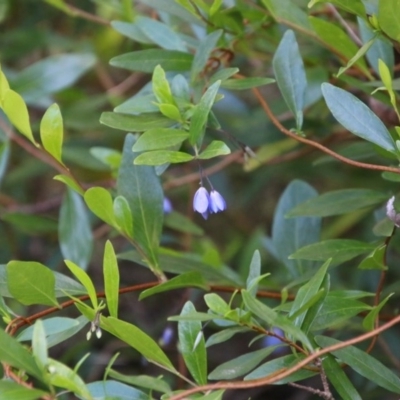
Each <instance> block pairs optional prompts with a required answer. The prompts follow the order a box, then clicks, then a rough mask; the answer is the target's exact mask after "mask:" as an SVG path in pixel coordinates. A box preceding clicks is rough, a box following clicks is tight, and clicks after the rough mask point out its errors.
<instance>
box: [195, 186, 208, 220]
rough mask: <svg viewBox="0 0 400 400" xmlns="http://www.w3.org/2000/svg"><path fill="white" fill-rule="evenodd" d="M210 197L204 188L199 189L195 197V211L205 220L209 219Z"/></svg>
mask: <svg viewBox="0 0 400 400" xmlns="http://www.w3.org/2000/svg"><path fill="white" fill-rule="evenodd" d="M209 206H210V195H209V194H208V192H207V189H206V188H205V187H203V186H201V187H199V188H198V189H197V191H196V193H195V194H194V197H193V210H194V211H197V212H198V213H200V214H201V215H202V216H203V218H204V219H207V218H208V208H209Z"/></svg>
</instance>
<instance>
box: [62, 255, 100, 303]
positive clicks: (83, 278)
mask: <svg viewBox="0 0 400 400" xmlns="http://www.w3.org/2000/svg"><path fill="white" fill-rule="evenodd" d="M64 262H65V265H66V266H67V267H68V269H69V270H70V271H71V272H72V274H73V275H75V277H76V278H77V279H78V281H79V282H80V283H82V285H83V286H84V287H85V289H86V291H87V294H88V295H89V297H90V301H91V303H92V307H93V308H94V309H95V310H96V309H97V308H98V306H99V303H98V301H97V295H96V289H95V288H94V285H93V282H92V280H91V279H90V277H89V275H88V274H87V273H86V272H85V271H84V270H83V269H82V268H80V267H78V266H77V265H76V264H74V263H73V262H72V261H69V260H65V261H64Z"/></svg>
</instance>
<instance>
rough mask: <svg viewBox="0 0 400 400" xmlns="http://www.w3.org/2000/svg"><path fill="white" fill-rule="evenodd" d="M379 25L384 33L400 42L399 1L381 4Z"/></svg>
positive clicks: (390, 0)
mask: <svg viewBox="0 0 400 400" xmlns="http://www.w3.org/2000/svg"><path fill="white" fill-rule="evenodd" d="M378 23H379V26H380V28H381V29H382V30H383V32H385V33H386V35H388V36H389V37H391V38H392V39H394V40H395V41H396V42H400V3H399V1H398V0H384V1H380V2H379V11H378Z"/></svg>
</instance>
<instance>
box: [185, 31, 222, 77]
mask: <svg viewBox="0 0 400 400" xmlns="http://www.w3.org/2000/svg"><path fill="white" fill-rule="evenodd" d="M221 35H222V30H221V29H219V30H216V31H214V32H212V33H210V34H209V35H207V36H206V37H205V38H204V39H202V40H201V42H200V45H199V47H198V48H197V49H196V54H195V56H194V59H193V64H192V68H191V71H190V80H191V81H192V82H195V81H196V80H198V79H199V77H200V76H201V73H202V71H203V69H204V68H205V66H206V65H207V62H208V59H209V57H210V55H211V52H212V51H213V50H214V49H215V48H216V47H217V43H218V40H219V38H220V37H221Z"/></svg>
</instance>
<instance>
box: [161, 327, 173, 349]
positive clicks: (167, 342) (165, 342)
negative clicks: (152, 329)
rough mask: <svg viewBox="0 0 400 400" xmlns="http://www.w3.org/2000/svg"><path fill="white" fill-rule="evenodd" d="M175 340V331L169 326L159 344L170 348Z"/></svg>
mask: <svg viewBox="0 0 400 400" xmlns="http://www.w3.org/2000/svg"><path fill="white" fill-rule="evenodd" d="M173 338H174V331H173V329H172V328H171V327H170V326H167V327H166V328H165V329H164V332H163V333H162V336H161V338H160V340H159V344H160V346H162V347H165V346H168V345H170V344H171V342H172V339H173Z"/></svg>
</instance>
